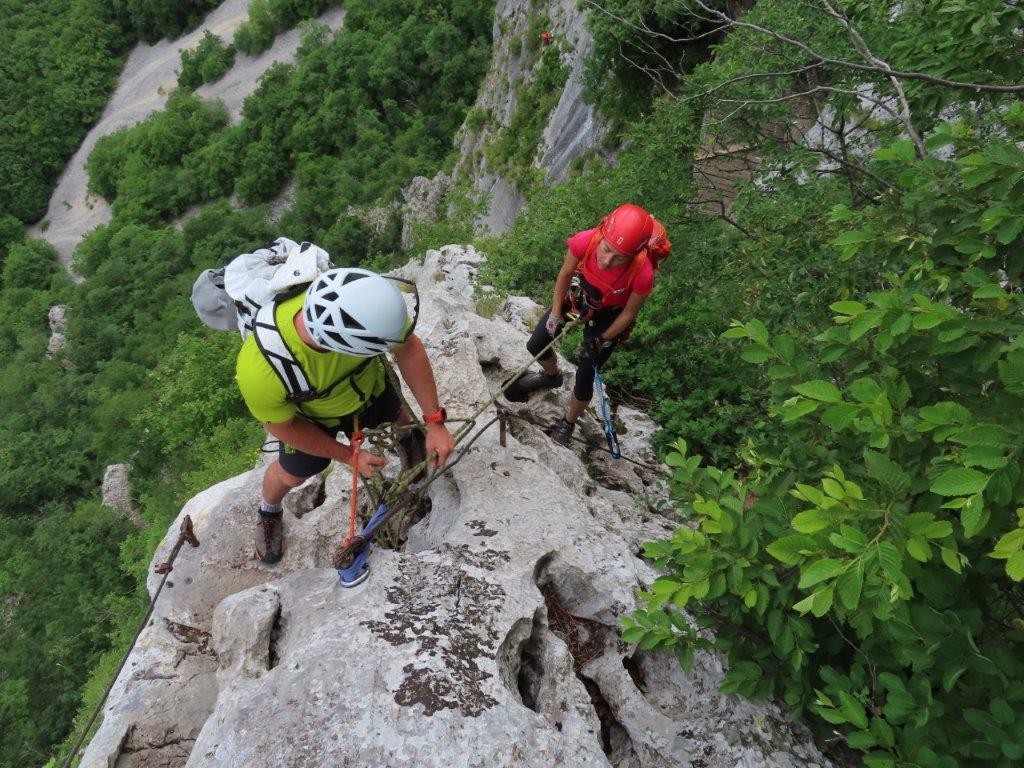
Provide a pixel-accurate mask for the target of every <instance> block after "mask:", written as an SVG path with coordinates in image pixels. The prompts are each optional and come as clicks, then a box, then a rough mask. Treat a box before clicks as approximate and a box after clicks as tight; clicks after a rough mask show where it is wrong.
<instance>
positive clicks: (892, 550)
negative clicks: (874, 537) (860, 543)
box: [877, 541, 903, 581]
mask: <svg viewBox="0 0 1024 768" xmlns="http://www.w3.org/2000/svg"><path fill="white" fill-rule="evenodd" d="M877 546H878V562H880V563H881V564H882V570H883V571H884V572H885V575H886V576H888V577H889V578H890V579H892V580H893V581H896V580H897V579H898V578H899V577H900V576H902V575H903V558H902V557H901V556H900V551H899V550H898V549H896V547H895V546H893V544H892V543H891V542H888V541H883V542H880V543H879V544H878V545H877Z"/></svg>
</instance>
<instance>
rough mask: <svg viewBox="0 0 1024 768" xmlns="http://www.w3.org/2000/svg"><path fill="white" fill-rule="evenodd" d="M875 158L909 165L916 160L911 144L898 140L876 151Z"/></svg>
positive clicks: (915, 153)
mask: <svg viewBox="0 0 1024 768" xmlns="http://www.w3.org/2000/svg"><path fill="white" fill-rule="evenodd" d="M875 158H876V159H878V160H894V161H897V162H901V163H906V164H908V165H909V164H910V163H913V162H914V161H915V160H916V159H917V150H915V149H914V145H913V143H912V142H910V141H908V140H906V139H900V140H899V141H896V142H894V143H893V144H892V145H891V146H888V147H881V148H880V149H876V150H875Z"/></svg>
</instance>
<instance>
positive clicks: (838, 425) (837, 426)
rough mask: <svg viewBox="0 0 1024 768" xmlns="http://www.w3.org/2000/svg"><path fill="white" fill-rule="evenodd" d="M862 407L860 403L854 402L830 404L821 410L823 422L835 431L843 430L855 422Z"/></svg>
mask: <svg viewBox="0 0 1024 768" xmlns="http://www.w3.org/2000/svg"><path fill="white" fill-rule="evenodd" d="M860 409H861V407H860V406H859V405H854V404H853V403H839V404H838V405H830V406H829V407H828V408H826V409H825V410H823V411H822V412H821V423H822V424H824V425H825V426H826V427H829V428H831V429H832V430H833V431H835V432H841V431H842V430H844V429H846V428H847V427H848V426H850V424H852V423H853V420H854V419H855V418H857V414H858V413H860Z"/></svg>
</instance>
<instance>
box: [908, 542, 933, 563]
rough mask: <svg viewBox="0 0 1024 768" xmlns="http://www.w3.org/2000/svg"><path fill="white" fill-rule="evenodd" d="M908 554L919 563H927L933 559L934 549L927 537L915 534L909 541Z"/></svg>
mask: <svg viewBox="0 0 1024 768" xmlns="http://www.w3.org/2000/svg"><path fill="white" fill-rule="evenodd" d="M907 554H909V555H910V556H911V557H912V558H914V559H915V560H917V561H918V562H919V563H927V562H928V560H930V559H931V556H932V550H931V547H929V546H928V542H927V540H926V539H924V538H922V537H921V536H914V537H913V538H911V539H909V540H908V541H907Z"/></svg>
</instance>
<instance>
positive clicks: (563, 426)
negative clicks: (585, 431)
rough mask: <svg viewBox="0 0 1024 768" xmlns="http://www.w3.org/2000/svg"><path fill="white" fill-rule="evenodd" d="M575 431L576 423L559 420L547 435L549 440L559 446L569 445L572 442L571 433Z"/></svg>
mask: <svg viewBox="0 0 1024 768" xmlns="http://www.w3.org/2000/svg"><path fill="white" fill-rule="evenodd" d="M575 431H576V423H575V422H568V421H566V420H565V419H559V420H558V421H557V422H555V425H554V426H553V427H552V428H551V431H550V432H549V433H548V434H550V435H551V439H552V440H554V441H555V442H556V443H558V444H559V445H569V443H571V442H572V433H573V432H575Z"/></svg>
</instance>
